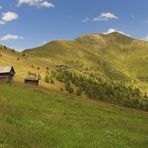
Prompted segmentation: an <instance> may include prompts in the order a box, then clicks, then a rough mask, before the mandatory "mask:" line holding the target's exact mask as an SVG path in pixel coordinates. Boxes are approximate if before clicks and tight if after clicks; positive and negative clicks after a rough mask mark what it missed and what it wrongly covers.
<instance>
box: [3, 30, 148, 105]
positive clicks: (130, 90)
mask: <svg viewBox="0 0 148 148" xmlns="http://www.w3.org/2000/svg"><path fill="white" fill-rule="evenodd" d="M147 50H148V43H147V42H144V41H141V40H136V39H133V38H131V37H128V36H125V35H122V34H120V33H117V32H115V33H111V34H108V35H103V34H88V35H83V36H80V37H78V38H76V39H75V40H74V41H66V40H63V41H52V42H50V43H47V44H46V45H43V46H41V47H38V48H34V49H28V50H25V51H24V52H22V53H18V52H12V50H10V49H0V54H2V56H1V58H0V62H1V63H2V65H13V66H14V67H15V69H16V80H19V81H23V80H24V78H25V76H26V75H27V74H28V72H31V73H36V74H37V75H40V76H41V81H40V85H41V86H43V87H46V88H48V89H49V88H50V89H54V90H58V91H60V90H61V91H63V92H64V93H65V92H66V91H65V88H67V89H69V88H70V89H71V90H69V92H70V93H74V94H77V91H79V92H78V94H82V96H86V95H87V96H89V97H90V96H91V97H92V98H94V97H95V98H96V97H97V98H96V99H99V100H103V99H104V98H102V97H105V98H106V99H107V98H108V99H107V100H110V102H115V104H118V103H119V102H120V99H121V97H124V98H125V99H123V100H124V102H122V104H128V102H126V99H128V101H129V102H132V101H134V102H132V103H133V104H134V103H136V104H138V107H137V108H141V106H143V105H144V106H145V107H142V108H147V105H146V104H147V103H146V102H147V99H146V100H145V96H146V91H147V89H148V83H147V76H148V69H147V62H148V60H147V57H148V52H147ZM18 57H19V60H18ZM61 64H62V65H63V64H64V65H67V66H69V67H70V71H71V72H72V75H73V76H72V75H71V74H69V75H68V77H67V76H64V74H61V75H60V77H63V78H58V79H57V68H56V65H61ZM47 68H48V70H47ZM46 75H49V77H48V78H47V77H46V78H47V79H48V80H47V81H48V82H52V83H51V84H48V83H46V82H45V76H46ZM66 77H67V78H66ZM70 77H71V78H72V77H73V79H75V81H80V83H78V82H77V83H75V82H74V80H71V78H70ZM65 78H66V79H65ZM80 78H81V79H80ZM83 78H85V80H84V79H83ZM59 79H60V81H59ZM76 79H77V80H76ZM67 81H69V82H67ZM82 81H84V82H85V83H84V82H82ZM82 83H83V84H82ZM86 83H87V84H86ZM66 85H67V86H66ZM86 85H88V86H86ZM98 86H101V90H98ZM82 87H83V88H82ZM103 88H104V89H103ZM78 89H80V90H78ZM116 89H117V90H118V91H119V92H118V91H117V90H116ZM87 90H92V91H93V92H89V94H87V93H88V91H87ZM108 90H109V91H111V90H112V91H111V92H110V93H108V92H109V91H108ZM80 91H83V93H80ZM99 91H100V92H99ZM95 93H97V94H95ZM102 93H103V95H102ZM119 94H120V95H119ZM143 96H144V99H142V98H141V97H143ZM114 98H115V101H111V100H113V99H114ZM116 99H117V100H118V101H117V100H116ZM130 99H131V100H132V101H131V100H130ZM133 99H134V100H133ZM137 99H138V100H139V101H140V102H143V103H142V104H141V103H140V104H139V101H138V103H137ZM108 102H109V101H108ZM133 104H132V105H131V106H133ZM126 106H127V105H126Z"/></svg>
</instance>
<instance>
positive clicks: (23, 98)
mask: <svg viewBox="0 0 148 148" xmlns="http://www.w3.org/2000/svg"><path fill="white" fill-rule="evenodd" d="M0 92H1V93H0V147H12V148H15V147H36V148H39V147H44V148H46V147H64V148H65V147H71V148H75V147H88V148H89V147H99V146H101V147H102V148H109V147H114V148H116V147H117V148H118V147H121V148H122V147H123V148H128V147H131V148H139V147H140V148H144V147H148V143H147V139H148V135H147V133H148V126H147V123H148V114H147V113H146V112H142V111H136V110H131V109H127V108H121V107H117V106H114V105H109V104H104V103H100V102H98V101H93V100H89V99H86V98H84V99H83V98H74V97H72V96H67V95H66V96H65V95H59V93H58V94H57V93H56V92H53V91H52V92H51V91H45V90H44V89H42V88H40V87H39V88H34V87H28V86H23V85H22V84H13V85H11V86H10V85H0Z"/></svg>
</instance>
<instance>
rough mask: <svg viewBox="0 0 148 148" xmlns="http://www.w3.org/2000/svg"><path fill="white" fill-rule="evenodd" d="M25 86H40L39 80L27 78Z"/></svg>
mask: <svg viewBox="0 0 148 148" xmlns="http://www.w3.org/2000/svg"><path fill="white" fill-rule="evenodd" d="M24 82H25V84H31V85H35V86H38V85H39V79H35V78H26V79H25V80H24Z"/></svg>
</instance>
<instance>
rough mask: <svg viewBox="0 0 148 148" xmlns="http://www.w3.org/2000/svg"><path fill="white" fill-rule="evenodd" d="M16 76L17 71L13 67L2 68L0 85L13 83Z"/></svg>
mask: <svg viewBox="0 0 148 148" xmlns="http://www.w3.org/2000/svg"><path fill="white" fill-rule="evenodd" d="M14 75H15V71H14V68H13V66H0V83H2V82H4V83H11V82H12V81H13V77H14Z"/></svg>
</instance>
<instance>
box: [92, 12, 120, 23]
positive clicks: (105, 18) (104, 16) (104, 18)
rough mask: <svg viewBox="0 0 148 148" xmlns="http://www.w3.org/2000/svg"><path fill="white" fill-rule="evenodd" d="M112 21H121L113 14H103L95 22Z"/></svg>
mask: <svg viewBox="0 0 148 148" xmlns="http://www.w3.org/2000/svg"><path fill="white" fill-rule="evenodd" d="M111 19H119V18H118V17H117V16H116V15H114V14H113V13H111V12H106V13H104V12H103V13H101V14H100V15H99V16H97V17H95V18H94V19H93V21H108V20H111Z"/></svg>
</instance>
